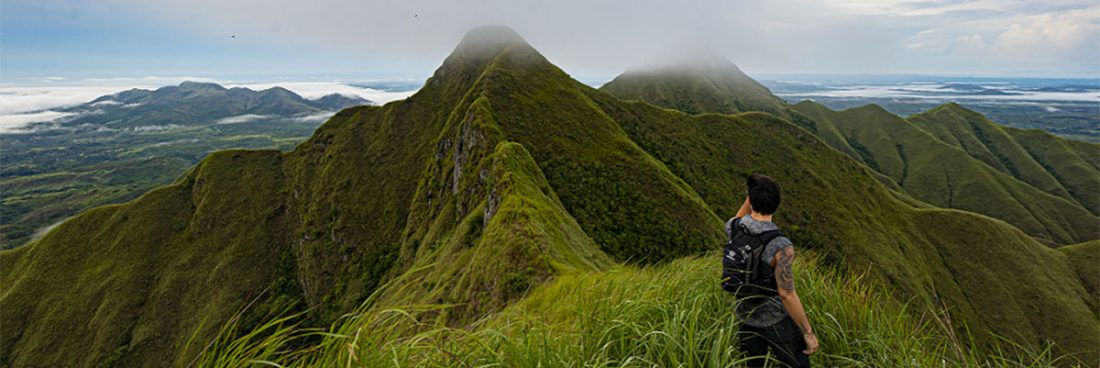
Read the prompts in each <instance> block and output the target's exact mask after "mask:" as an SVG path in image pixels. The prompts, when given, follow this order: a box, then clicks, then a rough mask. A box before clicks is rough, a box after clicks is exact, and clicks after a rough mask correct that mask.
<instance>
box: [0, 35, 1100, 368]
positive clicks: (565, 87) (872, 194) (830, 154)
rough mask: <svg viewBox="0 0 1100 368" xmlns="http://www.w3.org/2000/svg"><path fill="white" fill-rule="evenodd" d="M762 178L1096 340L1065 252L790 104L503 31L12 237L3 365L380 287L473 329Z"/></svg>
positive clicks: (334, 306)
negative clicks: (627, 80) (619, 93)
mask: <svg viewBox="0 0 1100 368" xmlns="http://www.w3.org/2000/svg"><path fill="white" fill-rule="evenodd" d="M752 172H763V173H767V174H769V175H772V176H773V177H775V178H777V180H779V182H780V183H783V186H784V206H783V210H782V211H781V212H780V214H779V215H778V217H777V221H779V222H780V223H781V224H782V225H784V226H786V227H787V229H788V235H789V236H790V237H791V238H792V239H793V240H794V241H795V242H796V243H797V244H799V245H800V246H804V247H806V248H810V249H813V250H814V251H815V252H819V253H821V254H822V255H823V257H825V258H826V259H828V260H830V261H831V262H835V263H837V264H840V265H843V266H844V267H850V268H852V269H871V270H872V271H873V277H875V278H877V279H879V280H881V281H883V282H884V283H886V284H888V285H891V286H893V287H895V288H896V291H897V294H898V297H899V298H913V299H914V300H916V301H917V303H921V304H923V305H939V304H940V303H943V304H945V305H948V306H949V308H950V310H951V313H952V316H953V317H955V318H957V319H958V320H961V321H966V322H967V323H968V325H969V326H970V328H971V329H972V331H974V333H975V334H976V335H977V336H987V335H985V334H986V333H989V332H996V333H998V334H1002V335H1005V336H1007V337H1009V338H1011V339H1013V340H1014V341H1017V342H1019V343H1021V344H1023V345H1025V346H1035V345H1038V344H1039V343H1040V341H1044V340H1051V341H1054V342H1056V344H1057V345H1058V346H1060V347H1062V348H1064V349H1066V350H1067V351H1069V352H1079V353H1082V354H1084V355H1083V357H1084V358H1085V359H1088V360H1089V361H1091V360H1092V359H1094V358H1096V357H1097V355H1098V352H1097V351H1095V347H1096V346H1097V345H1098V344H1100V338H1098V336H1100V334H1098V333H1097V332H1100V322H1096V321H1097V320H1096V318H1095V314H1094V312H1093V310H1092V309H1090V305H1092V304H1090V303H1092V301H1094V300H1095V299H1096V295H1095V293H1094V291H1091V290H1090V289H1088V287H1087V286H1086V285H1083V282H1082V281H1081V280H1080V277H1079V273H1080V271H1079V268H1080V267H1079V263H1076V262H1075V261H1073V260H1070V259H1069V258H1071V257H1069V256H1067V255H1066V254H1067V253H1068V252H1066V251H1060V250H1054V249H1050V248H1048V247H1045V246H1043V245H1042V244H1040V243H1038V242H1036V241H1035V240H1034V239H1032V238H1031V237H1029V236H1027V235H1025V234H1024V233H1022V232H1020V231H1019V230H1018V229H1016V228H1014V227H1012V226H1010V225H1008V224H1006V223H1004V222H1002V221H999V220H995V219H991V218H988V217H985V216H982V215H976V214H973V213H969V212H963V211H955V210H944V209H930V208H923V207H924V206H921V207H922V208H917V207H914V206H913V205H912V204H910V203H908V202H905V201H903V199H901V198H899V196H898V195H897V193H895V192H894V191H893V190H892V189H891V188H889V187H887V186H884V185H883V184H881V183H880V182H879V180H878V179H876V178H875V177H874V176H872V175H869V174H868V170H867V169H866V167H864V166H863V165H862V164H860V163H858V162H856V161H854V160H851V159H849V158H848V156H846V155H844V154H843V153H841V152H838V151H837V150H836V149H834V148H832V147H831V146H829V145H827V144H826V143H824V142H822V140H821V139H819V138H818V137H817V136H815V135H814V134H812V133H811V132H809V131H807V130H805V129H803V128H801V127H799V126H796V125H793V124H791V123H789V122H788V121H787V120H784V119H780V118H777V117H775V116H773V115H769V114H763V113H742V114H737V115H732V116H731V115H720V114H704V115H698V116H692V115H689V114H685V113H682V112H678V111H672V110H666V109H661V108H656V107H654V106H652V105H650V104H648V103H640V102H625V101H622V100H620V99H618V98H616V97H613V96H612V95H609V94H607V93H604V92H601V91H599V90H596V89H592V88H590V87H587V86H585V85H583V84H581V83H580V82H577V81H575V80H573V79H572V78H570V77H569V76H568V75H567V74H565V73H564V72H563V71H561V70H560V69H558V68H557V67H555V66H554V65H553V64H551V63H549V62H548V61H547V60H546V59H545V58H544V57H543V56H542V55H540V54H539V53H538V52H537V51H536V50H535V49H534V48H532V47H531V46H530V45H528V44H527V43H526V42H525V41H524V40H523V39H522V38H521V37H520V36H519V35H517V34H515V32H513V31H511V30H508V29H502V28H494V27H487V28H478V29H475V30H473V31H471V32H470V33H469V34H467V36H466V37H465V38H464V39H463V41H462V42H461V43H460V44H459V46H458V47H456V49H455V51H454V52H453V53H452V54H451V55H450V56H449V57H448V58H447V59H446V60H445V61H444V62H443V65H441V66H440V68H439V69H438V70H437V71H436V72H435V74H434V75H433V76H432V77H431V78H430V79H428V81H427V82H426V83H425V86H424V87H423V88H422V89H421V90H420V91H419V92H417V93H416V94H415V95H413V96H411V97H409V98H408V99H406V100H403V101H396V102H392V103H389V104H386V105H385V106H362V107H354V108H349V109H346V110H343V111H341V112H340V113H338V114H336V116H334V117H333V118H331V119H330V120H329V121H328V122H326V123H325V124H324V125H323V126H322V127H321V128H319V129H318V130H317V131H316V132H315V134H314V135H313V136H312V137H311V138H310V139H309V140H307V141H306V142H304V143H302V144H300V145H299V146H298V147H297V148H296V149H295V150H293V151H291V152H285V153H281V152H278V151H225V152H219V153H217V154H213V155H211V156H209V157H207V158H206V159H204V160H203V161H202V162H201V163H200V164H199V165H198V166H196V167H195V168H194V169H192V170H191V171H190V172H189V173H188V174H187V175H186V176H185V177H183V178H181V179H180V180H179V181H177V182H176V183H174V184H172V185H170V186H166V187H161V188H158V189H156V190H154V191H151V192H149V193H147V194H145V195H143V196H142V197H140V198H138V199H137V200H135V201H133V202H130V203H127V204H124V205H117V206H108V207H100V208H97V209H94V210H91V211H88V212H86V213H84V214H82V215H80V216H77V217H76V218H74V219H72V220H70V221H67V222H65V223H63V224H61V225H59V226H58V227H57V228H55V229H54V230H52V231H51V232H50V233H48V234H47V235H46V236H45V237H43V238H42V239H41V240H39V241H37V242H34V243H31V244H29V245H27V246H25V247H21V248H17V249H15V250H9V251H3V252H0V270H3V273H2V274H0V304H3V305H4V309H5V313H3V314H0V325H3V326H4V328H3V329H2V330H0V363H3V364H4V365H12V366H56V365H65V366H96V365H110V364H115V365H120V366H162V365H167V364H175V365H185V364H186V362H187V361H190V359H191V358H192V357H194V356H196V355H197V354H198V352H199V350H200V349H201V347H200V346H201V345H202V344H201V343H199V344H188V342H189V341H198V342H203V341H208V340H209V339H210V338H211V337H212V336H214V335H215V334H216V333H217V331H218V329H219V326H221V325H222V324H224V323H225V322H226V321H228V320H229V319H230V317H231V316H232V314H233V313H234V312H235V311H237V310H240V309H242V308H244V307H245V306H246V305H252V307H251V308H249V309H248V312H247V313H246V314H245V316H244V317H243V319H242V320H244V321H254V320H256V318H257V316H261V315H264V314H266V313H267V312H269V311H270V310H271V309H272V308H276V306H279V305H283V303H284V302H285V301H288V300H290V301H293V300H298V301H301V302H303V304H304V307H306V308H307V310H308V313H309V319H310V320H311V321H313V322H314V323H316V324H319V325H325V324H328V323H330V322H332V321H334V320H335V319H337V318H338V317H339V316H341V315H342V314H343V313H346V312H348V311H351V310H353V309H354V308H355V307H356V306H358V305H359V303H361V302H362V301H363V300H364V299H365V298H367V297H368V295H370V294H371V293H372V292H374V291H375V290H377V289H378V287H379V286H380V285H381V284H382V283H385V282H397V283H398V285H396V286H395V287H393V288H387V289H386V290H385V291H384V292H383V295H381V296H380V297H379V298H380V300H381V301H382V303H381V305H382V306H383V307H384V306H387V305H400V304H403V303H408V302H418V303H438V304H453V305H454V306H455V307H454V308H451V309H448V310H447V311H446V312H444V313H442V314H441V315H440V316H439V318H440V319H441V320H442V321H444V322H445V323H448V324H451V325H456V326H463V325H464V324H466V323H469V322H472V321H474V320H476V319H478V318H480V317H483V316H485V315H488V314H490V313H493V312H496V311H499V310H501V309H502V308H504V307H505V306H507V305H511V304H512V303H515V302H516V301H519V300H523V298H524V296H525V295H526V293H527V292H528V290H529V289H531V288H533V287H535V286H537V285H539V284H542V283H544V282H545V281H547V280H551V279H554V278H555V277H556V276H558V275H566V274H574V273H577V272H587V271H592V270H602V269H606V268H608V267H610V266H611V265H613V264H615V263H620V262H629V263H641V264H651V263H665V261H668V260H672V259H676V258H679V257H683V256H688V255H694V254H699V253H701V252H703V251H706V250H711V249H715V248H716V247H717V246H718V245H719V244H720V243H721V239H722V238H723V236H722V233H721V223H722V221H723V218H724V217H728V216H730V215H732V214H733V213H734V211H736V209H737V206H738V205H740V201H741V200H742V199H743V198H744V195H745V193H743V192H738V189H736V188H738V187H739V184H740V183H741V182H743V178H744V176H745V175H747V174H749V173H752ZM1074 249H1076V248H1074ZM1021 254H1023V255H1025V256H1021ZM407 276H413V277H407ZM1019 278H1026V279H1031V280H1033V282H1032V286H1031V287H1028V288H1013V287H1012V286H1013V285H1008V284H1006V283H1005V281H1004V280H1015V279H1019ZM1090 292H1093V294H1090ZM1049 310H1059V311H1060V312H1059V313H1057V314H1052V313H1042V311H1049ZM1082 321H1085V322H1084V323H1082ZM194 329H197V330H195V331H196V333H195V335H194V336H190V335H187V334H186V332H184V331H187V332H189V331H192V330H194ZM185 346H187V347H188V348H187V349H184V347H185ZM166 362H171V363H166Z"/></svg>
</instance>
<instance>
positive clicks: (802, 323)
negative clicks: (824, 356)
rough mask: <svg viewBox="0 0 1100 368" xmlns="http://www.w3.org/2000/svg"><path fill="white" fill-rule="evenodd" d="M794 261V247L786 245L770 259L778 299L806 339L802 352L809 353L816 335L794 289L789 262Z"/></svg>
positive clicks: (813, 347) (813, 350)
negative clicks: (773, 270)
mask: <svg viewBox="0 0 1100 368" xmlns="http://www.w3.org/2000/svg"><path fill="white" fill-rule="evenodd" d="M793 262H794V247H786V248H783V249H782V250H780V251H779V252H777V253H776V254H775V258H773V259H772V267H773V268H775V284H776V286H777V287H778V288H779V299H780V300H782V301H783V308H784V309H786V310H787V314H789V315H790V316H791V319H793V320H794V323H795V324H796V325H798V328H800V329H802V338H803V339H804V340H806V350H803V351H802V352H803V353H805V354H806V355H811V354H813V353H815V352H817V336H815V335H814V329H813V327H811V326H810V320H809V319H808V318H806V311H805V310H804V309H803V308H802V300H801V299H799V298H798V293H797V292H795V290H794V270H793V269H791V263H793Z"/></svg>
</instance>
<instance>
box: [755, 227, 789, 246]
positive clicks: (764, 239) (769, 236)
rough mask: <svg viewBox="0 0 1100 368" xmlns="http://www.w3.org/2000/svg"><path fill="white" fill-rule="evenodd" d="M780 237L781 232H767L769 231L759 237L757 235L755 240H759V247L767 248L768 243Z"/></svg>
mask: <svg viewBox="0 0 1100 368" xmlns="http://www.w3.org/2000/svg"><path fill="white" fill-rule="evenodd" d="M780 236H783V232H781V231H779V230H778V229H777V230H769V231H765V232H762V233H760V234H759V235H757V239H760V244H761V245H763V246H765V247H767V246H768V243H771V242H772V240H775V238H778V237H780Z"/></svg>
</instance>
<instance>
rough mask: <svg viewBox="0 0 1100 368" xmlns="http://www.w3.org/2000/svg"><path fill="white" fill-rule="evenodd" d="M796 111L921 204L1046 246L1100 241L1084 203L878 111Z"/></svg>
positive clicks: (806, 107)
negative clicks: (994, 223) (989, 221)
mask: <svg viewBox="0 0 1100 368" xmlns="http://www.w3.org/2000/svg"><path fill="white" fill-rule="evenodd" d="M794 109H796V110H798V111H800V112H802V113H803V114H805V115H807V116H810V117H811V118H812V119H814V120H815V121H816V122H818V123H819V124H822V125H832V126H835V127H836V129H837V130H838V131H841V132H843V133H844V138H845V139H847V141H848V143H849V144H850V145H853V146H857V147H859V150H858V151H859V152H860V154H861V156H863V158H864V162H867V163H868V164H869V165H870V166H871V167H872V168H874V169H875V170H877V171H879V172H882V173H883V174H886V175H887V176H889V177H890V178H891V179H893V180H895V181H896V182H897V183H899V184H900V185H901V186H902V188H905V190H906V191H907V192H908V193H909V194H911V195H913V196H914V197H916V198H919V199H921V200H923V201H926V202H928V203H931V204H933V205H936V206H941V207H947V208H957V209H962V210H967V211H973V212H977V213H982V214H986V215H989V216H992V217H995V218H999V219H1001V220H1004V221H1006V222H1008V223H1010V224H1013V225H1014V226H1016V227H1018V228H1020V229H1021V230H1023V231H1024V232H1026V233H1028V234H1031V235H1032V236H1035V237H1037V238H1039V239H1042V240H1044V241H1046V242H1048V243H1053V244H1068V243H1076V242H1081V241H1085V240H1092V239H1097V238H1100V218H1097V217H1096V216H1094V215H1092V214H1091V213H1089V212H1088V210H1086V209H1085V208H1083V207H1081V206H1080V205H1079V204H1076V203H1074V202H1070V201H1069V200H1067V199H1065V198H1064V197H1058V196H1056V195H1053V194H1051V193H1048V192H1046V191H1044V190H1042V189H1039V188H1035V187H1033V186H1030V185H1027V184H1026V183H1023V182H1020V181H1019V180H1017V179H1016V178H1014V177H1012V176H1011V175H1009V174H1006V173H1003V172H1000V171H998V170H996V169H995V168H993V167H991V166H989V165H987V164H985V163H983V162H980V161H979V160H976V159H974V158H973V157H971V156H969V155H968V154H967V153H966V152H963V151H962V150H961V149H959V148H956V147H951V146H950V145H947V144H945V143H943V142H942V141H940V140H939V139H936V138H935V137H933V136H932V135H930V134H928V133H927V132H925V131H924V130H923V129H920V128H919V127H917V126H916V125H915V124H914V123H911V122H909V121H907V120H905V119H902V118H900V117H898V116H896V115H893V114H891V113H889V112H887V111H886V110H884V109H882V108H880V107H878V106H874V105H868V106H865V107H860V108H853V109H848V110H843V111H832V110H829V109H828V108H826V107H824V106H822V105H818V104H815V103H813V102H808V101H803V102H801V103H799V104H797V105H795V106H794Z"/></svg>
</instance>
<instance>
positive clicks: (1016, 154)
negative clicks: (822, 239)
mask: <svg viewBox="0 0 1100 368" xmlns="http://www.w3.org/2000/svg"><path fill="white" fill-rule="evenodd" d="M712 59H713V57H712V56H703V57H702V60H703V61H701V62H698V63H695V62H688V63H686V64H685V65H683V66H681V67H680V69H682V70H690V71H696V72H694V73H684V72H674V71H669V70H677V69H676V68H675V67H666V68H665V69H663V71H658V72H652V73H648V74H642V73H632V72H629V71H628V72H626V73H624V74H623V75H622V76H619V77H618V78H615V79H614V80H612V81H611V82H609V83H607V84H605V85H604V86H602V87H601V90H603V91H605V92H608V93H610V94H612V95H615V96H617V97H620V98H624V99H637V100H642V101H646V102H649V103H653V104H655V105H658V106H662V107H666V108H672V109H678V110H683V111H685V112H688V113H702V112H712V113H732V112H736V111H740V110H730V109H729V108H728V106H732V105H745V106H757V105H756V104H753V103H751V101H762V100H771V101H776V100H779V97H776V96H774V95H772V94H771V92H769V91H768V90H767V89H765V88H756V87H748V88H746V87H744V86H753V85H754V84H752V83H749V82H748V81H746V79H748V80H751V78H749V77H747V76H745V74H744V73H743V72H741V70H740V69H738V68H737V67H736V66H734V65H733V64H732V63H730V62H728V61H726V62H725V63H717V62H714V61H713V60H712ZM700 65H706V66H709V67H706V68H704V67H701V66H700ZM716 66H717V67H716ZM675 80H681V81H682V83H689V81H695V82H696V83H699V82H700V81H704V80H705V81H707V83H706V85H712V84H716V83H719V82H716V81H725V84H724V85H722V86H720V87H712V88H709V89H697V90H686V89H683V88H677V87H675V86H677V83H676V82H675ZM755 85H759V84H758V83H756V84H755ZM733 89H740V91H741V92H739V93H727V92H714V91H717V90H733ZM637 91H646V92H645V93H638V92H637ZM669 95H674V96H676V97H677V99H676V100H675V101H670V100H669V99H667V98H664V97H663V96H669ZM779 101H781V100H779ZM683 106H691V108H690V109H686V110H685V109H683ZM777 110H780V111H785V112H784V113H780V114H776V115H778V116H781V117H785V118H787V119H788V120H790V121H792V122H795V123H796V124H797V125H799V126H802V127H804V128H806V129H807V130H809V131H811V132H813V133H814V134H815V135H817V136H818V137H819V138H821V140H822V141H824V142H825V143H828V144H829V145H830V146H832V147H833V148H835V149H837V150H839V151H841V152H843V153H845V154H847V155H848V156H850V157H851V158H852V159H854V160H856V161H858V162H861V163H864V164H866V165H867V167H869V168H871V169H873V170H875V171H876V172H878V173H880V174H882V175H883V177H879V179H880V181H882V182H883V183H884V184H886V185H887V186H890V187H894V186H898V187H900V188H901V189H902V191H903V192H904V194H905V195H908V196H911V197H912V198H915V199H917V200H919V201H923V202H926V203H928V204H931V205H934V206H938V207H946V208H956V209H962V210H966V211H972V212H977V213H981V214H984V215H987V216H990V217H994V218H997V219H1000V220H1003V221H1005V222H1008V223H1010V224H1012V225H1014V226H1016V227H1018V228H1020V229H1021V230H1023V231H1024V232H1026V233H1028V234H1030V235H1032V236H1034V237H1036V238H1037V239H1039V240H1040V241H1042V242H1044V243H1046V244H1049V245H1059V244H1071V243H1077V242H1082V241H1087V240H1092V239H1097V238H1100V217H1097V213H1096V210H1095V208H1096V206H1097V205H1098V203H1097V202H1096V200H1097V196H1100V194H1098V192H1097V191H1096V190H1095V188H1098V187H1100V172H1098V171H1096V167H1097V166H1096V165H1095V164H1096V163H1098V160H1100V147H1098V146H1097V145H1094V144H1089V143H1084V142H1075V141H1067V140H1065V139H1063V138H1059V137H1055V136H1053V135H1050V134H1042V133H1041V132H1036V131H1024V130H1018V129H1012V128H1006V127H1001V126H999V125H997V124H996V123H993V122H990V121H988V119H985V118H984V117H983V116H981V115H980V114H978V113H975V112H972V111H969V110H966V109H963V108H962V107H960V106H958V105H957V104H948V105H945V106H942V107H940V108H937V109H934V110H932V111H929V112H927V113H924V114H919V115H916V116H914V117H911V118H910V119H909V120H907V119H904V118H901V117H899V116H897V115H894V114H891V113H890V112H888V111H886V110H884V109H882V108H881V107H879V106H876V105H868V106H863V107H859V108H853V109H848V110H843V111H833V110H831V109H829V108H827V107H825V106H823V105H821V104H817V103H814V102H811V101H802V102H800V103H798V104H795V105H793V106H789V107H788V106H786V105H785V104H784V105H783V106H782V107H776V106H774V105H770V106H767V107H765V108H761V109H760V110H758V111H764V112H769V113H773V114H775V112H774V111H777ZM1025 137H1026V138H1025ZM903 197H904V195H903Z"/></svg>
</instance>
